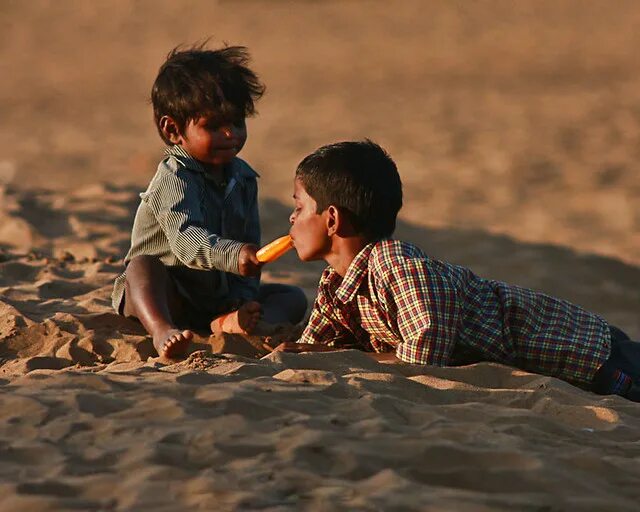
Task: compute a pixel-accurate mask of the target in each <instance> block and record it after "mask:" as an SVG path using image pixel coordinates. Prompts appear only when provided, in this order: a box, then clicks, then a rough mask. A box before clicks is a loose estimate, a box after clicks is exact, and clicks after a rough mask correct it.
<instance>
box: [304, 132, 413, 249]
mask: <svg viewBox="0 0 640 512" xmlns="http://www.w3.org/2000/svg"><path fill="white" fill-rule="evenodd" d="M296 178H297V179H299V180H300V181H301V182H302V185H303V186H304V188H305V190H306V191H307V193H308V194H309V195H310V196H311V197H312V198H313V199H314V200H315V201H316V203H317V212H318V213H321V212H322V211H324V210H325V209H327V208H328V207H329V206H330V205H334V206H336V207H338V208H339V209H340V210H341V211H343V212H346V213H347V214H348V216H349V218H350V220H351V222H352V224H353V226H354V228H355V229H356V230H357V231H358V233H360V234H362V235H364V236H365V237H366V238H367V239H368V240H370V241H377V240H380V239H382V238H387V237H390V236H391V235H392V234H393V231H394V230H395V227H396V217H397V215H398V211H400V208H401V207H402V182H401V181H400V175H399V174H398V168H397V167H396V164H395V162H394V161H393V160H392V159H391V157H390V156H389V154H388V153H387V152H386V151H385V150H384V149H382V148H381V147H380V146H378V145H377V144H376V143H374V142H372V141H370V140H368V139H367V140H364V141H358V142H338V143H336V144H329V145H327V146H322V147H321V148H320V149H317V150H316V151H315V152H313V153H312V154H310V155H309V156H307V157H305V158H304V160H302V162H300V164H299V165H298V168H297V170H296Z"/></svg>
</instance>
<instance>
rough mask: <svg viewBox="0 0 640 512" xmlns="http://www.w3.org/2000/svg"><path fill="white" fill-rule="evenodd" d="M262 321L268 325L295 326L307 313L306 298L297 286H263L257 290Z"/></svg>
mask: <svg viewBox="0 0 640 512" xmlns="http://www.w3.org/2000/svg"><path fill="white" fill-rule="evenodd" d="M258 302H259V303H260V304H261V305H262V319H263V320H264V321H265V322H267V323H270V324H281V323H289V324H297V323H298V322H300V321H301V320H302V319H303V318H304V314H305V313H306V311H307V297H306V296H305V294H304V292H303V291H302V290H301V289H300V288H298V287H297V286H289V285H286V284H276V283H273V284H263V285H261V286H260V289H259V290H258Z"/></svg>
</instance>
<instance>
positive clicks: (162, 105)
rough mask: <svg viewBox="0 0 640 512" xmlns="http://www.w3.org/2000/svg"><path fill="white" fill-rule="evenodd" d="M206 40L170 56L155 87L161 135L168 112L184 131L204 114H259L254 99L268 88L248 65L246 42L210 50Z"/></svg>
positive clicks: (228, 116)
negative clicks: (161, 126)
mask: <svg viewBox="0 0 640 512" xmlns="http://www.w3.org/2000/svg"><path fill="white" fill-rule="evenodd" d="M205 44H206V43H203V44H201V45H198V46H193V47H191V48H187V49H182V48H181V47H176V48H174V49H173V50H171V52H170V53H169V54H168V55H167V60H166V61H165V62H164V64H163V65H162V66H161V67H160V70H159V71H158V76H157V77H156V80H155V82H154V83H153V88H152V89H151V103H152V104H153V116H154V120H155V123H156V128H157V129H158V132H159V133H160V137H162V140H164V141H165V142H166V143H167V144H171V143H170V142H169V141H168V140H167V139H166V138H165V136H164V135H163V133H162V131H161V130H160V119H161V118H162V117H163V116H170V117H171V118H173V120H174V121H175V122H176V124H177V126H178V129H179V130H180V133H184V130H185V128H186V126H187V124H188V123H189V121H192V120H195V119H198V118H200V117H202V116H204V115H216V116H219V117H220V118H221V119H223V120H236V119H240V118H242V119H244V118H245V117H248V116H251V115H253V114H255V105H254V103H255V102H256V101H257V100H258V99H259V98H260V97H261V96H262V95H263V94H264V90H265V87H264V85H263V84H262V83H261V82H260V81H259V80H258V77H257V75H256V74H255V73H254V72H253V71H251V70H250V69H249V68H248V67H247V64H248V62H249V53H248V51H247V48H245V47H244V46H225V47H224V48H220V49H218V50H207V49H205V48H204V46H205Z"/></svg>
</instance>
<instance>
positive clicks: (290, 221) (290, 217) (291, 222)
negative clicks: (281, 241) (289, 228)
mask: <svg viewBox="0 0 640 512" xmlns="http://www.w3.org/2000/svg"><path fill="white" fill-rule="evenodd" d="M294 219H295V214H294V213H293V212H291V215H289V224H293V221H294Z"/></svg>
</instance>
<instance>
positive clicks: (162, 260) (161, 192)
mask: <svg viewBox="0 0 640 512" xmlns="http://www.w3.org/2000/svg"><path fill="white" fill-rule="evenodd" d="M247 62H248V55H247V52H246V49H245V48H243V47H226V48H222V49H219V50H205V49H203V48H202V47H198V48H192V49H188V50H183V51H178V50H177V49H176V50H173V51H172V52H171V53H170V54H169V56H168V57H167V60H166V62H165V63H164V64H163V65H162V67H161V68H160V71H159V73H158V76H157V78H156V80H155V83H154V84H153V89H152V92H151V100H152V103H153V113H154V119H155V123H156V128H157V129H158V132H159V134H160V137H161V138H162V140H163V141H164V142H165V143H166V144H167V149H166V151H165V153H166V157H165V159H164V160H162V162H160V165H159V166H158V170H157V172H156V174H155V176H154V177H153V179H152V180H151V183H150V184H149V186H148V188H147V190H146V192H144V193H142V194H140V197H141V199H142V200H141V202H140V205H139V207H138V211H137V213H136V216H135V220H134V223H133V231H132V235H131V248H130V250H129V252H128V254H127V256H126V257H125V265H126V270H125V272H124V273H123V274H121V275H120V276H119V277H118V278H117V279H116V281H115V284H114V289H113V295H112V302H113V307H114V308H115V310H116V311H117V312H119V313H121V314H124V315H126V316H130V317H135V318H138V319H139V320H140V321H141V322H142V324H143V325H144V327H145V328H146V329H147V331H148V332H149V333H150V334H151V335H152V336H153V344H154V346H155V348H156V350H157V351H158V354H159V355H161V356H166V357H174V356H176V355H179V354H181V353H183V352H184V350H185V349H186V347H187V345H188V344H189V341H190V340H191V339H192V337H193V333H192V332H191V331H190V330H188V329H187V330H181V329H178V327H177V325H179V324H182V325H185V326H187V327H203V326H210V327H211V329H212V330H214V331H218V330H219V331H223V332H242V333H248V332H251V331H252V330H253V329H255V327H256V325H257V323H258V320H259V319H260V318H263V319H264V320H265V321H266V322H269V323H284V322H289V323H297V322H299V321H300V320H301V319H302V317H303V316H304V313H305V311H306V298H305V296H304V293H303V292H302V290H300V289H298V288H295V287H291V286H285V285H276V284H272V285H263V286H260V284H259V272H260V263H259V262H258V260H257V259H256V250H257V245H258V244H259V243H260V224H259V219H258V187H257V179H256V178H257V177H258V175H257V173H256V172H255V171H254V170H253V169H252V168H251V167H250V166H249V165H248V164H247V163H246V162H244V161H243V160H241V159H239V158H237V155H238V153H239V152H240V150H241V149H242V147H243V146H244V144H245V141H246V139H247V127H246V124H245V118H246V117H247V116H250V115H252V114H254V112H255V108H254V101H255V100H257V99H258V98H260V96H261V95H262V93H263V92H264V86H263V85H262V84H261V83H260V82H259V81H258V77H257V76H256V75H255V74H254V73H253V71H251V70H250V69H249V68H248V67H247Z"/></svg>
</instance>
